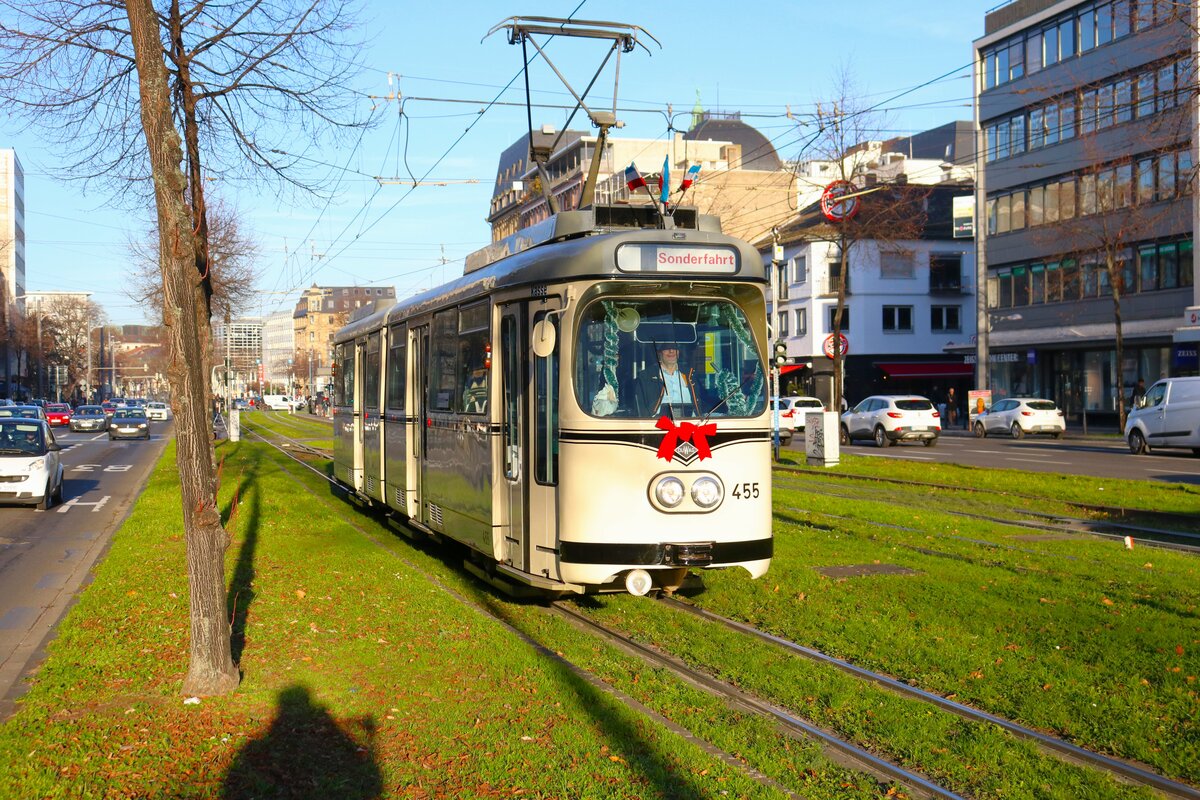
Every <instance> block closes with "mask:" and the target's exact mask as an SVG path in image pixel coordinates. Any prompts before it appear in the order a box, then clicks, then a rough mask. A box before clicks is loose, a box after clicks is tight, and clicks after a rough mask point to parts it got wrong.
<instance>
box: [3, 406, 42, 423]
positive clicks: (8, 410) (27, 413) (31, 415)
mask: <svg viewBox="0 0 1200 800" xmlns="http://www.w3.org/2000/svg"><path fill="white" fill-rule="evenodd" d="M0 417H22V418H24V419H40V420H42V421H43V422H45V421H46V412H45V411H42V409H41V406H34V405H24V406H2V407H0Z"/></svg>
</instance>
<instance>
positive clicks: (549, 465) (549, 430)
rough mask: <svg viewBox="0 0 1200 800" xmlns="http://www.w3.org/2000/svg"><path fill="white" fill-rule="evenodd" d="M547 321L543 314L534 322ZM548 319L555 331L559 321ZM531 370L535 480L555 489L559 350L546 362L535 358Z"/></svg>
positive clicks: (556, 480)
mask: <svg viewBox="0 0 1200 800" xmlns="http://www.w3.org/2000/svg"><path fill="white" fill-rule="evenodd" d="M546 318H547V316H546V313H545V312H542V313H540V314H538V315H537V317H535V322H536V321H538V320H541V319H546ZM549 319H550V320H551V322H552V324H553V325H554V327H555V329H557V328H558V318H557V317H550V318H549ZM556 332H557V330H556ZM533 368H534V383H535V386H534V391H535V392H536V393H537V419H536V420H534V426H533V436H534V445H533V446H534V450H535V452H536V458H535V462H536V463H535V470H536V478H537V482H538V483H542V484H550V485H554V484H557V483H558V348H555V349H554V352H553V353H551V354H550V355H549V356H548V357H547V358H535V359H534V365H533Z"/></svg>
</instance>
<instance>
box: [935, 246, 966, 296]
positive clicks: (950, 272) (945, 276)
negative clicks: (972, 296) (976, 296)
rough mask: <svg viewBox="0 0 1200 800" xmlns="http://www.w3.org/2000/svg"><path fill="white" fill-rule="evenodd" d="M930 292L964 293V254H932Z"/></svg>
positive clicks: (940, 293)
mask: <svg viewBox="0 0 1200 800" xmlns="http://www.w3.org/2000/svg"><path fill="white" fill-rule="evenodd" d="M929 293H930V294H939V295H953V294H962V293H963V279H962V256H959V255H954V256H937V255H935V256H931V257H930V259H929Z"/></svg>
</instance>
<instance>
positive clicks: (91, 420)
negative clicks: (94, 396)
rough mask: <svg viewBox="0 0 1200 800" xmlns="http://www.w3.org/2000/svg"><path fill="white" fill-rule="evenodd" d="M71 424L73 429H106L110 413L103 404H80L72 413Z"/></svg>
mask: <svg viewBox="0 0 1200 800" xmlns="http://www.w3.org/2000/svg"><path fill="white" fill-rule="evenodd" d="M70 426H71V430H73V431H106V430H108V415H107V414H105V413H104V409H103V408H102V407H101V406H79V407H78V408H76V409H75V412H74V413H73V414H71V422H70Z"/></svg>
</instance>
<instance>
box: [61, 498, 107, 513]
mask: <svg viewBox="0 0 1200 800" xmlns="http://www.w3.org/2000/svg"><path fill="white" fill-rule="evenodd" d="M109 497H110V496H109V495H107V494H106V495H104V497H101V498H100V499H99V500H97V501H96V502H94V503H91V502H84V501H83V500H80V499H79V498H78V497H72V498H71V499H70V500H68V501H67V502H65V503H63V504H62V506H60V507H59V509H58V513H60V514H65V513H67V512H68V511H70V510H71V509H72V508H74V507H75V506H92V513H93V514H95V513H96V512H97V511H99V510H100V509H102V508H104V506H105V505H106V504H107V503H108V501H109Z"/></svg>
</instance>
